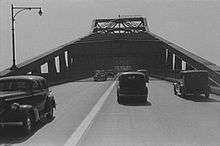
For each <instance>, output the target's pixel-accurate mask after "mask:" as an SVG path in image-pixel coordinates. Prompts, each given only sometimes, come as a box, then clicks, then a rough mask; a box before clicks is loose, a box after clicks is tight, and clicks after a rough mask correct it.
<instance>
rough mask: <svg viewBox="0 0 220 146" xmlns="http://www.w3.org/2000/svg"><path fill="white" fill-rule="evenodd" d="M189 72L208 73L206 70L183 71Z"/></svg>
mask: <svg viewBox="0 0 220 146" xmlns="http://www.w3.org/2000/svg"><path fill="white" fill-rule="evenodd" d="M188 73H208V72H207V71H206V70H185V71H181V74H188Z"/></svg>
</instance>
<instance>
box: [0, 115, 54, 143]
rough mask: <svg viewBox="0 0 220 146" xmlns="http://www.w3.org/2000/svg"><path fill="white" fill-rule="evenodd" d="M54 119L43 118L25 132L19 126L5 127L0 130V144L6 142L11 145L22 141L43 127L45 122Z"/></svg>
mask: <svg viewBox="0 0 220 146" xmlns="http://www.w3.org/2000/svg"><path fill="white" fill-rule="evenodd" d="M54 119H55V117H53V118H52V119H51V120H44V121H42V122H39V123H38V124H37V125H36V126H35V127H34V129H33V131H31V132H30V133H25V132H24V130H23V129H22V128H21V127H7V128H4V129H1V131H0V145H2V144H5V145H6V144H7V145H12V144H16V143H22V142H24V141H26V140H28V139H29V138H30V137H32V136H33V135H34V134H35V133H36V132H37V131H38V130H39V129H41V128H42V127H44V126H45V125H46V124H48V123H50V122H52V121H53V120H54Z"/></svg>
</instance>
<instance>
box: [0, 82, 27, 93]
mask: <svg viewBox="0 0 220 146" xmlns="http://www.w3.org/2000/svg"><path fill="white" fill-rule="evenodd" d="M28 89H29V83H28V82H26V81H22V80H8V81H2V82H0V91H27V90H28Z"/></svg>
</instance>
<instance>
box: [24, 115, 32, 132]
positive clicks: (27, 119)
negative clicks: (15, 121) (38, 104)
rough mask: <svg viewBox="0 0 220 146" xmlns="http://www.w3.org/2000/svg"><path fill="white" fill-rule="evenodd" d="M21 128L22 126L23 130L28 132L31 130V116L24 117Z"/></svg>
mask: <svg viewBox="0 0 220 146" xmlns="http://www.w3.org/2000/svg"><path fill="white" fill-rule="evenodd" d="M23 128H24V130H25V132H26V133H30V132H31V131H32V128H33V123H32V119H31V117H29V116H26V117H25V118H24V121H23Z"/></svg>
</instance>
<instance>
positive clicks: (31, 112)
mask: <svg viewBox="0 0 220 146" xmlns="http://www.w3.org/2000/svg"><path fill="white" fill-rule="evenodd" d="M20 110H21V111H23V112H25V113H26V114H28V115H30V116H33V118H34V121H35V122H37V121H38V120H40V115H39V111H38V110H37V108H34V107H33V106H32V105H20Z"/></svg>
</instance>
